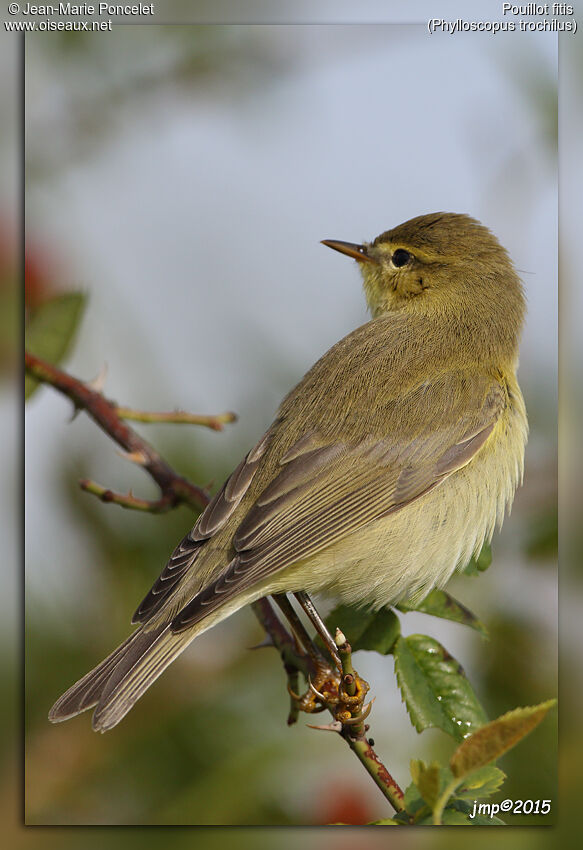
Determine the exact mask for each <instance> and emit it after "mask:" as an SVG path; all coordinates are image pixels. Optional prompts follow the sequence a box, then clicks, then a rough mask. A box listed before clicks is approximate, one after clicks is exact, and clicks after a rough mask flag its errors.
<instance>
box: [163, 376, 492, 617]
mask: <svg viewBox="0 0 583 850" xmlns="http://www.w3.org/2000/svg"><path fill="white" fill-rule="evenodd" d="M462 380H463V392H461V393H460V386H461V384H460V381H462ZM506 398H507V394H506V389H505V385H504V384H502V383H501V382H500V381H498V380H496V379H493V378H492V377H488V376H485V375H471V374H468V373H465V374H463V375H462V374H460V373H459V372H450V373H445V374H444V375H442V376H441V377H440V378H439V380H437V381H434V382H431V383H427V384H423V385H421V386H419V387H416V388H415V389H414V390H413V391H412V392H410V393H408V394H407V395H406V396H405V397H401V398H400V399H399V400H398V405H399V414H400V417H399V418H400V421H401V422H406V421H407V420H408V419H409V421H411V422H413V421H414V422H417V423H418V422H419V420H420V419H421V426H419V425H416V426H415V427H414V428H413V427H409V428H408V429H407V427H401V429H400V433H397V434H395V433H394V432H391V430H390V423H389V433H388V434H387V435H386V436H383V437H381V438H375V439H367V440H364V441H361V442H359V443H357V444H355V445H354V444H353V445H351V444H347V443H343V442H341V441H335V442H326V441H325V440H323V439H322V437H321V435H319V433H318V431H317V430H314V431H311V432H309V433H306V434H304V435H302V437H301V438H300V439H299V440H298V441H297V442H296V443H295V444H294V446H293V447H292V448H291V449H290V450H288V451H287V452H285V453H284V454H283V456H282V457H281V458H280V460H279V465H280V466H281V470H280V471H278V473H277V474H276V475H275V477H274V478H273V479H272V480H271V482H270V483H269V484H268V485H267V486H266V487H265V488H264V489H263V491H262V492H261V493H260V495H259V496H258V498H257V499H256V501H255V502H254V504H253V505H252V507H251V508H250V509H249V510H248V511H247V513H246V515H245V516H244V517H243V519H242V521H241V523H240V524H239V526H238V527H237V529H236V532H235V534H234V537H233V539H232V543H233V547H234V550H235V553H236V554H235V555H234V557H233V558H232V560H231V562H230V563H229V564H228V566H227V567H226V568H225V569H224V570H223V571H222V572H221V573H220V574H219V575H218V577H216V578H215V579H214V580H213V581H212V582H211V583H210V584H208V585H207V586H206V587H204V588H203V589H202V590H201V591H200V592H199V593H197V595H196V596H195V597H194V598H193V599H192V600H191V601H190V602H189V603H188V604H187V605H186V606H185V607H184V608H182V610H180V611H179V613H178V614H177V615H176V616H175V617H174V619H173V620H172V624H171V629H172V631H173V632H178V631H182V630H184V629H187V628H189V627H191V626H193V625H194V624H195V623H197V622H198V621H199V620H201V619H203V618H204V617H206V616H207V615H208V614H209V613H211V611H214V610H215V609H217V608H219V607H221V606H222V605H224V604H225V603H226V602H228V601H229V600H230V599H232V598H233V597H234V596H236V595H239V594H241V593H243V592H244V591H245V590H247V589H248V588H249V587H251V586H253V585H255V584H257V583H258V582H260V581H263V580H264V579H265V578H267V577H268V576H270V575H273V574H274V573H276V572H279V571H281V570H283V569H284V568H286V567H289V566H291V565H292V564H294V563H296V562H298V561H300V560H303V559H305V558H308V557H310V556H312V555H314V554H316V553H317V552H319V551H321V550H322V549H324V548H326V547H328V546H330V545H332V544H334V543H335V542H336V541H338V540H339V539H341V538H343V537H344V536H346V535H348V534H351V533H353V532H355V531H357V530H358V529H359V528H362V527H363V526H364V525H366V524H367V523H369V522H372V521H374V520H376V519H379V518H380V517H382V516H385V515H387V514H388V513H391V512H394V511H397V510H400V509H401V508H403V507H404V506H406V505H407V504H409V503H410V502H412V501H413V500H414V499H417V498H419V497H420V496H422V495H423V494H424V493H427V492H428V491H429V490H431V489H432V488H433V487H435V486H437V485H438V484H439V483H440V482H441V481H443V480H444V478H446V477H447V476H448V475H451V474H452V473H453V472H455V471H456V470H457V469H460V468H461V467H463V466H465V465H466V464H467V463H469V462H470V461H471V459H472V458H473V456H474V455H475V454H476V452H477V451H479V449H480V448H481V447H482V446H483V445H484V443H485V442H486V440H487V439H488V437H489V436H490V434H491V433H492V430H493V428H494V426H495V424H496V422H497V421H498V419H499V417H500V415H501V413H502V411H503V409H504V407H505V404H506ZM408 405H410V406H411V410H412V411H413V410H414V411H415V416H414V417H407V415H406V408H407V406H408ZM425 412H426V414H427V415H426V416H425V415H423V414H424V413H425ZM234 474H235V475H236V476H237V474H239V475H240V474H241V473H240V472H239V473H237V471H236V473H234ZM229 486H230V485H229V482H227V484H226V490H228V489H229ZM215 509H216V508H215ZM211 515H212V511H211ZM203 518H204V514H203ZM205 526H206V522H203V527H205ZM195 537H196V535H195Z"/></svg>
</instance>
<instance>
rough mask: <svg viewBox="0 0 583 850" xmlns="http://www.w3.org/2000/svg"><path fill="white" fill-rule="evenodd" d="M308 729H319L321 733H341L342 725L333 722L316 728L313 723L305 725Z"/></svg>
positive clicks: (336, 721)
mask: <svg viewBox="0 0 583 850" xmlns="http://www.w3.org/2000/svg"><path fill="white" fill-rule="evenodd" d="M306 726H307V727H308V728H309V729H320V731H322V732H342V723H341V722H340V721H339V720H334V721H333V722H332V723H328V724H326V725H325V726H316V725H315V724H314V723H306Z"/></svg>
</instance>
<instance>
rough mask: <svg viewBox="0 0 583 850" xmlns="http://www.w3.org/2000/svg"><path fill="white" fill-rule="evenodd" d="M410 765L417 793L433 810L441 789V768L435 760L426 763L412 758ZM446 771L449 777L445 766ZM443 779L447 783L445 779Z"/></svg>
mask: <svg viewBox="0 0 583 850" xmlns="http://www.w3.org/2000/svg"><path fill="white" fill-rule="evenodd" d="M410 767H411V777H412V779H413V782H414V783H415V785H416V786H417V788H418V789H419V793H420V794H421V796H422V797H423V799H424V800H425V802H426V803H427V805H428V806H429V807H430V808H431V809H432V810H433V807H434V806H435V803H436V802H437V800H438V799H439V796H440V794H441V792H442V790H443V789H442V785H443V780H442V775H441V771H442V768H440V766H439V765H438V764H437V762H432V763H431V764H430V765H427V764H425V762H424V761H421V760H420V759H419V760H418V759H412V761H411V765H410ZM446 773H447V774H449V777H451V773H450V771H449V770H447V768H446ZM445 781H446V783H447V779H446V780H445Z"/></svg>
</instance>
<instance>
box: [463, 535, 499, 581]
mask: <svg viewBox="0 0 583 850" xmlns="http://www.w3.org/2000/svg"><path fill="white" fill-rule="evenodd" d="M491 563H492V547H491V546H490V544H489V543H484V545H483V546H482V549H481V550H480V554H479V555H478V556H477V557H476V558H472V559H471V560H470V561H469V563H468V564H467V565H466V567H465V568H464V570H463V572H464V573H465V574H466V575H467V576H479V575H480V573H483V572H484V570H487V569H488V567H489V566H490V564H491Z"/></svg>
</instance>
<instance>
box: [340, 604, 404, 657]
mask: <svg viewBox="0 0 583 850" xmlns="http://www.w3.org/2000/svg"><path fill="white" fill-rule="evenodd" d="M326 626H327V627H328V630H329V631H330V632H331V634H334V633H335V631H336V628H337V627H338V628H340V629H341V631H342V632H343V633H344V634H345V635H346V638H347V640H348V643H349V644H350V646H351V647H352V650H353V652H356V651H357V650H358V649H369V650H374V651H375V652H380V654H381V655H388V654H389V653H390V652H391V650H392V648H393V644H394V643H395V640H396V638H397V637H398V635H399V633H400V631H401V624H400V622H399V618H398V617H397V615H396V614H395V612H394V611H391V609H390V608H381V610H380V611H369V610H367V609H366V608H355V607H353V606H352V605H339V606H338V607H337V608H335V609H334V610H333V611H332V613H331V614H329V616H328V617H326Z"/></svg>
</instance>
